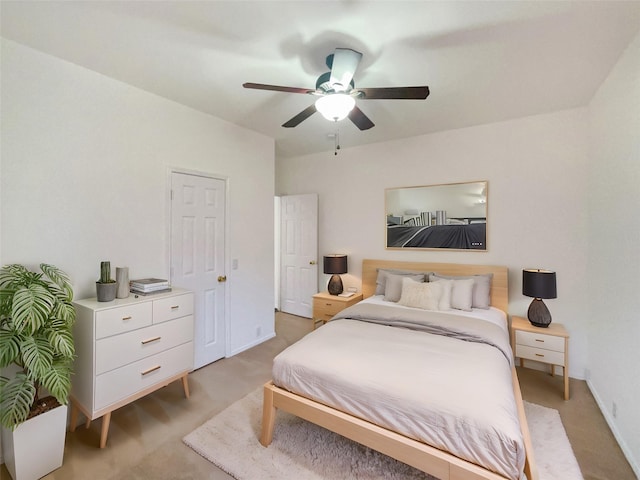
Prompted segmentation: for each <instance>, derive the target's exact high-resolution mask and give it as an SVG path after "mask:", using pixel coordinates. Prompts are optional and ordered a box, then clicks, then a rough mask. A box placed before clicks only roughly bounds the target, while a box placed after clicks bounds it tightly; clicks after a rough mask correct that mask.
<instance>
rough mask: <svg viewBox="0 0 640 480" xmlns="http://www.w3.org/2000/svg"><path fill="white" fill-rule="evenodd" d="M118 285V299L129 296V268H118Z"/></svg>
mask: <svg viewBox="0 0 640 480" xmlns="http://www.w3.org/2000/svg"><path fill="white" fill-rule="evenodd" d="M116 284H117V285H118V288H117V292H116V298H127V297H128V296H129V267H116Z"/></svg>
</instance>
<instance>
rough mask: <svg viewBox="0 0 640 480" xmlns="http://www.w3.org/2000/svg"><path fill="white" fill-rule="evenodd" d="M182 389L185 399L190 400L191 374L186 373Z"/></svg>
mask: <svg viewBox="0 0 640 480" xmlns="http://www.w3.org/2000/svg"><path fill="white" fill-rule="evenodd" d="M182 388H183V389H184V396H185V398H189V374H188V373H185V374H184V377H182Z"/></svg>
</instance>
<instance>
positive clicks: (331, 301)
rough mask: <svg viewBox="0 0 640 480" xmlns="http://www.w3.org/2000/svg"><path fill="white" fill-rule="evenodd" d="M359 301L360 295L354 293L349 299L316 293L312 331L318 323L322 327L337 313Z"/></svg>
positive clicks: (325, 293)
mask: <svg viewBox="0 0 640 480" xmlns="http://www.w3.org/2000/svg"><path fill="white" fill-rule="evenodd" d="M360 300H362V293H354V294H353V295H351V296H350V297H340V296H338V295H330V294H329V293H327V292H320V293H316V294H315V295H314V296H313V329H314V330H315V328H316V324H317V323H318V322H322V324H323V325H324V324H325V323H327V322H328V321H329V320H331V318H332V317H333V316H334V315H336V314H337V313H338V312H341V311H342V310H344V309H345V308H347V307H350V306H351V305H354V304H356V303H358V302H359V301H360Z"/></svg>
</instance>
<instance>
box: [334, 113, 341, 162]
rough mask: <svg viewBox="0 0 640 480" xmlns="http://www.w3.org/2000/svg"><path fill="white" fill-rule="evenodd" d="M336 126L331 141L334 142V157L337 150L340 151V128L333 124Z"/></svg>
mask: <svg viewBox="0 0 640 480" xmlns="http://www.w3.org/2000/svg"><path fill="white" fill-rule="evenodd" d="M335 124H336V133H335V134H334V135H333V141H334V150H333V154H334V155H338V150H340V128H339V127H338V122H337V121H336V122H335Z"/></svg>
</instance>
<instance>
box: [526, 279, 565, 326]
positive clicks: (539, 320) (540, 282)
mask: <svg viewBox="0 0 640 480" xmlns="http://www.w3.org/2000/svg"><path fill="white" fill-rule="evenodd" d="M522 294H523V295H525V296H527V297H533V300H532V301H531V304H530V305H529V310H527V318H528V319H529V321H530V322H531V325H535V326H536V327H542V328H546V327H548V326H549V324H550V323H551V313H549V309H548V308H547V306H546V305H545V303H544V302H543V301H542V299H543V298H556V297H557V292H556V272H551V271H549V270H540V269H533V268H529V269H526V270H523V271H522Z"/></svg>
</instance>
